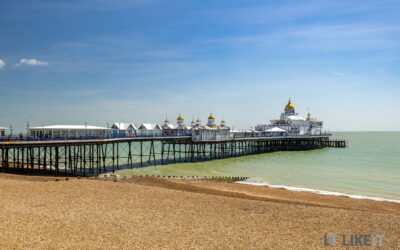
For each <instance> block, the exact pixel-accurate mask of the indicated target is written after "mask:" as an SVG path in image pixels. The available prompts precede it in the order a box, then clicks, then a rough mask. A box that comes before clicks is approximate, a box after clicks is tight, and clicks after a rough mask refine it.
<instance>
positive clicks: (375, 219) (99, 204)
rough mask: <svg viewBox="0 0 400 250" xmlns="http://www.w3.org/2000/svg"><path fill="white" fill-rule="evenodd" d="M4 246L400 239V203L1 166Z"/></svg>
mask: <svg viewBox="0 0 400 250" xmlns="http://www.w3.org/2000/svg"><path fill="white" fill-rule="evenodd" d="M0 195H1V200H0V207H1V210H2V212H1V213H0V220H1V222H2V223H0V248H2V249H12V248H32V249H39V248H52V249H54V248H57V249H58V248H67V249H71V248H88V249H94V248H97V249H99V248H100V249H105V248H112V249H120V248H153V249H154V248H174V249H176V248H197V249H210V248H217V249H226V248H228V249H233V248H235V249H248V248H261V249H267V248H274V249H318V248H324V247H325V246H324V235H325V234H328V235H330V234H336V237H337V239H338V241H337V246H339V247H340V246H341V242H340V239H341V237H342V235H351V234H372V233H376V234H380V235H385V236H384V238H383V242H384V243H385V244H386V245H385V248H387V249H399V248H400V240H399V239H398V238H399V237H398V236H399V235H400V204H398V203H392V202H382V201H373V200H365V199H351V198H348V197H341V196H327V195H320V194H314V193H309V192H294V191H288V190H284V189H277V188H268V187H265V186H251V185H245V184H236V183H221V182H213V181H207V180H200V181H193V180H185V179H183V180H182V179H173V180H171V179H167V178H153V177H132V178H126V179H121V180H119V181H113V179H112V178H111V179H109V180H104V179H101V178H79V179H78V178H71V177H70V178H68V179H67V178H66V177H39V176H19V175H11V174H0Z"/></svg>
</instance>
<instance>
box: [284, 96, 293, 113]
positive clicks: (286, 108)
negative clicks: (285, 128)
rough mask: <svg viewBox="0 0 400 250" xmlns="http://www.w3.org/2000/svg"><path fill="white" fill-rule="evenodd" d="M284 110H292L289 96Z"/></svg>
mask: <svg viewBox="0 0 400 250" xmlns="http://www.w3.org/2000/svg"><path fill="white" fill-rule="evenodd" d="M285 110H294V106H293V104H292V102H291V101H290V98H289V102H288V104H287V105H286V107H285Z"/></svg>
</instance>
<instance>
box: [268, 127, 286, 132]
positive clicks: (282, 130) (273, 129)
mask: <svg viewBox="0 0 400 250" xmlns="http://www.w3.org/2000/svg"><path fill="white" fill-rule="evenodd" d="M265 132H286V130H284V129H281V128H278V127H274V128H270V129H267V130H265Z"/></svg>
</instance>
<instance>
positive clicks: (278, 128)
mask: <svg viewBox="0 0 400 250" xmlns="http://www.w3.org/2000/svg"><path fill="white" fill-rule="evenodd" d="M322 125H323V122H322V121H320V120H318V119H316V118H311V114H310V113H308V114H307V118H303V117H301V116H300V115H299V114H298V113H296V112H295V108H294V105H293V104H292V102H291V100H290V99H289V102H288V104H287V105H286V106H285V109H284V112H283V113H281V115H280V117H278V118H276V119H273V120H271V121H270V124H259V125H257V126H256V130H257V131H260V132H263V133H264V132H265V133H273V134H277V133H278V134H279V135H285V134H287V135H320V134H322V133H323V131H322Z"/></svg>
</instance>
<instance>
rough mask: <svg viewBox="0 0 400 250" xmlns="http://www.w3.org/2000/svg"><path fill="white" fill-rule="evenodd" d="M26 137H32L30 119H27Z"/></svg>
mask: <svg viewBox="0 0 400 250" xmlns="http://www.w3.org/2000/svg"><path fill="white" fill-rule="evenodd" d="M26 137H30V134H29V120H26Z"/></svg>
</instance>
